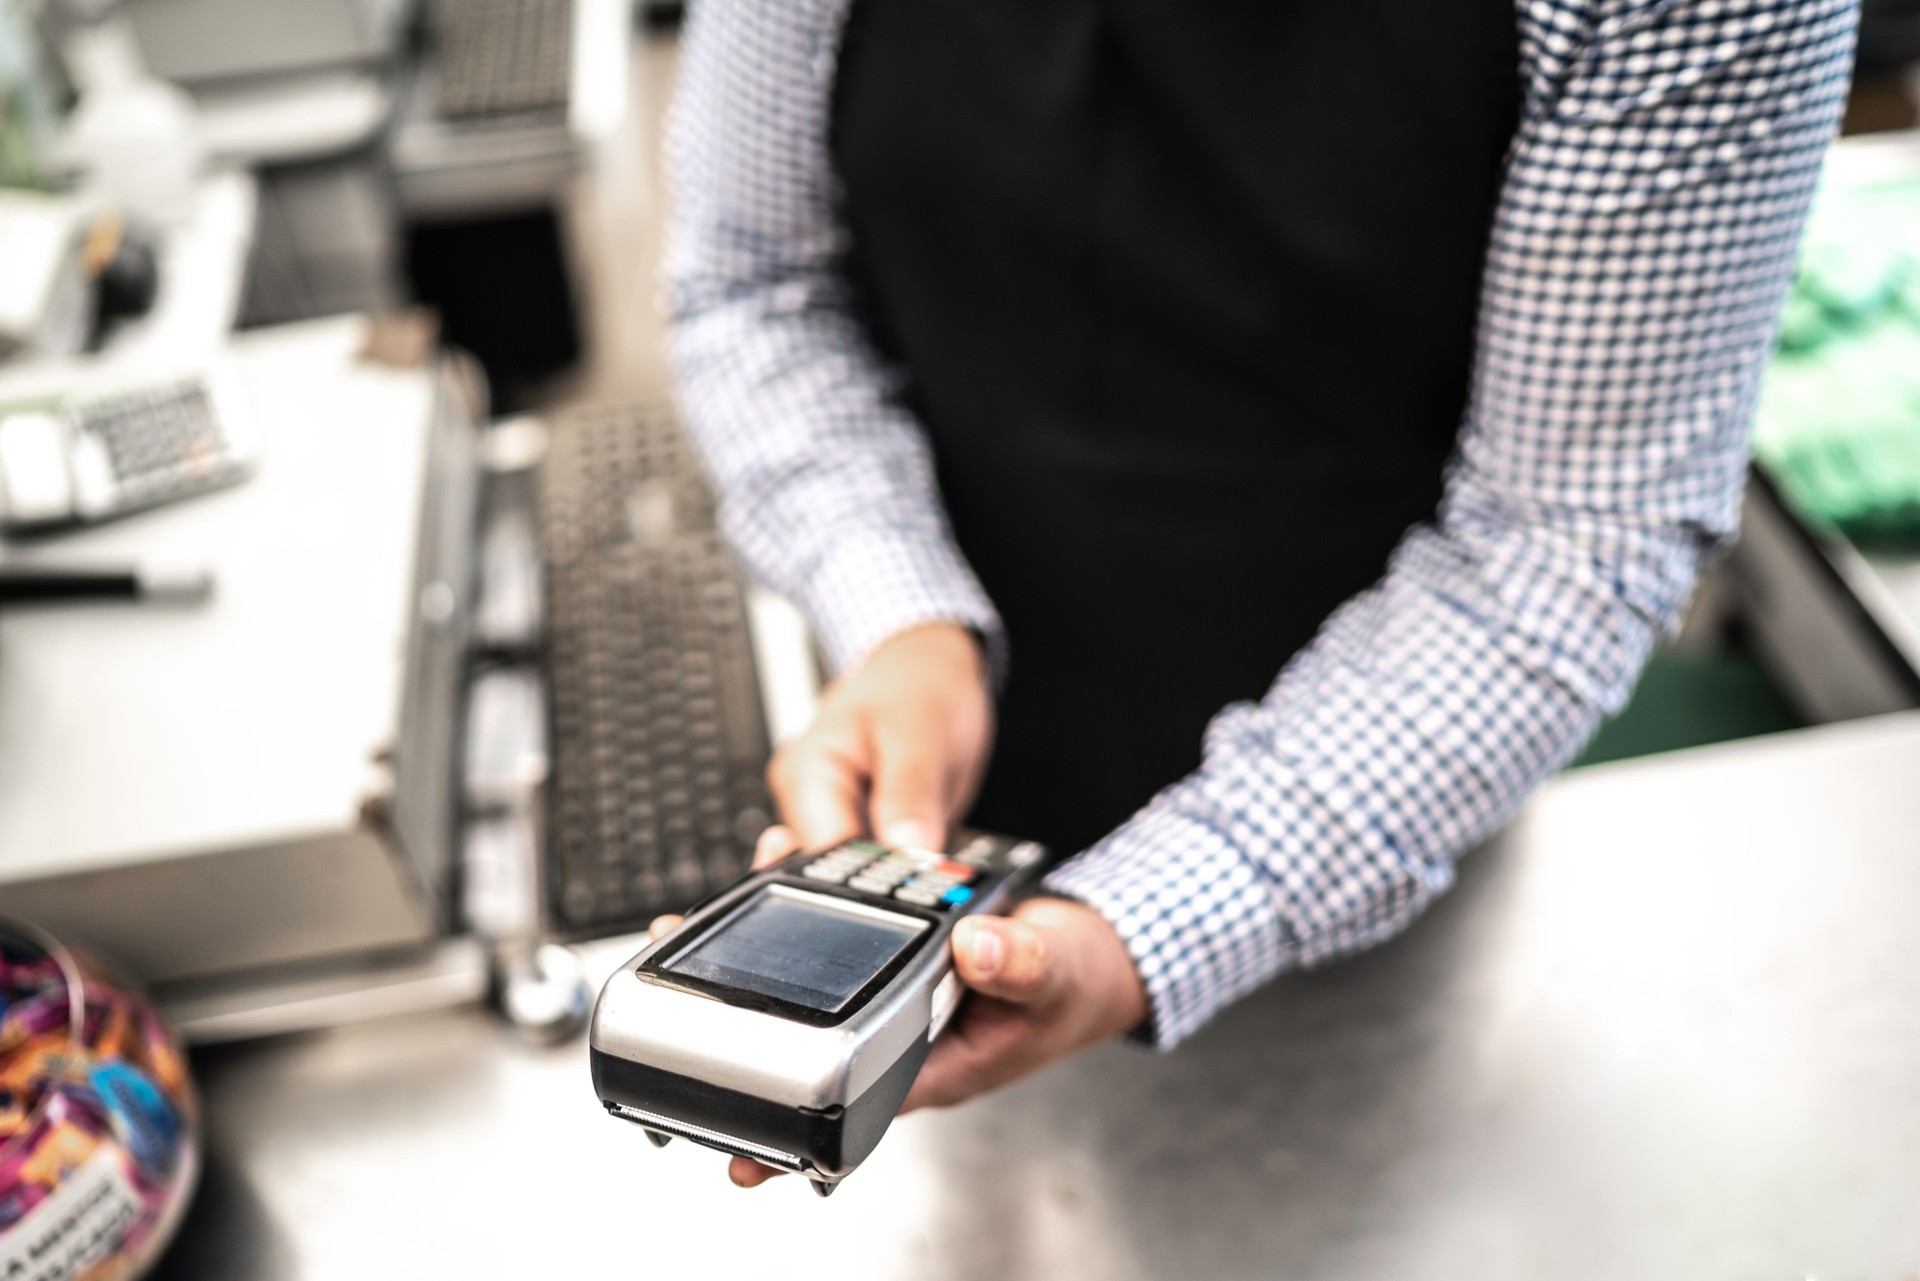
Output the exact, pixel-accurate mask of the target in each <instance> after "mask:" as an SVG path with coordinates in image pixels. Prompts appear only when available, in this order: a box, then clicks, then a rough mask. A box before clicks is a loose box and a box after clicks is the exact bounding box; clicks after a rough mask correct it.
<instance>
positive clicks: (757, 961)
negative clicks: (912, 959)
mask: <svg viewBox="0 0 1920 1281" xmlns="http://www.w3.org/2000/svg"><path fill="white" fill-rule="evenodd" d="M927 928H928V926H927V923H926V922H924V921H919V920H915V919H913V918H912V917H907V916H896V915H894V914H893V913H891V912H882V911H878V910H875V909H871V908H860V907H857V906H853V905H845V906H843V905H842V904H840V903H839V902H838V901H837V900H834V899H831V898H827V897H824V896H821V895H814V894H802V893H796V892H792V891H785V892H783V891H778V890H776V891H772V892H769V893H766V894H763V895H761V896H760V897H759V898H757V899H755V900H754V901H753V903H752V904H751V905H749V906H748V907H747V908H746V909H745V910H744V911H742V912H740V913H739V914H738V915H736V916H732V917H729V918H728V919H727V920H726V921H724V922H722V923H721V924H720V925H719V926H717V927H715V929H714V931H713V932H712V933H711V934H708V935H707V936H706V937H705V938H703V939H701V940H700V941H699V942H697V943H695V944H694V945H693V946H692V947H690V948H688V949H687V950H686V951H684V952H682V953H680V954H679V955H678V956H676V957H674V958H673V959H672V960H671V961H669V962H668V963H667V964H666V965H665V966H664V967H662V968H664V969H665V970H666V971H667V972H668V973H670V974H681V975H685V976H686V977H688V978H693V979H699V980H702V981H704V982H707V983H713V984H718V985H720V986H722V987H728V988H733V989H736V990H738V991H742V992H750V993H755V994H757V995H760V996H766V997H772V998H773V999H775V1000H779V1001H787V1002H790V1003H792V1004H794V1005H798V1006H802V1007H804V1008H806V1009H809V1010H818V1011H820V1012H821V1013H823V1014H831V1013H833V1012H835V1011H837V1010H839V1009H840V1008H841V1007H842V1006H844V1005H846V1003H847V1002H848V1001H850V1000H852V999H853V998H854V996H856V995H857V994H858V993H859V991H860V989H861V988H863V987H865V986H866V985H867V984H868V983H869V982H870V981H871V980H872V979H873V978H874V976H875V975H877V974H879V973H880V971H882V970H884V969H885V968H886V967H887V965H888V964H889V963H890V962H892V961H893V959H894V958H895V957H897V956H899V955H900V953H902V952H904V951H905V950H906V949H907V946H908V945H909V944H911V943H912V942H913V940H914V939H916V938H918V937H919V936H920V935H921V934H922V933H923V932H925V931H926V929H927Z"/></svg>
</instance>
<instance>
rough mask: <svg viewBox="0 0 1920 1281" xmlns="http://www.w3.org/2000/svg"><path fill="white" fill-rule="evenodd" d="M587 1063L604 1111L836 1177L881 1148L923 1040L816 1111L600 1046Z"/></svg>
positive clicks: (920, 1058) (923, 1052)
mask: <svg viewBox="0 0 1920 1281" xmlns="http://www.w3.org/2000/svg"><path fill="white" fill-rule="evenodd" d="M589 1058H590V1060H591V1063H592V1066H593V1088H594V1090H595V1091H597V1092H598V1094H599V1096H600V1099H601V1102H602V1103H604V1104H606V1105H608V1106H609V1107H611V1106H612V1105H613V1104H616V1103H617V1104H624V1105H626V1106H627V1107H632V1108H638V1109H640V1110H641V1111H643V1112H651V1113H653V1114H654V1115H655V1116H658V1117H659V1118H660V1119H661V1120H663V1121H680V1122H682V1123H684V1124H686V1125H687V1126H689V1127H697V1128H699V1129H701V1130H711V1131H713V1132H714V1133H716V1134H719V1135H725V1136H726V1137H728V1138H733V1139H739V1140H742V1141H744V1142H745V1143H753V1144H758V1145H760V1146H762V1147H768V1148H772V1149H774V1150H775V1151H778V1152H787V1153H791V1154H792V1155H793V1156H795V1157H798V1158H799V1159H800V1161H801V1171H800V1172H802V1173H813V1172H817V1173H819V1174H825V1175H831V1176H833V1177H834V1178H836V1179H837V1178H841V1177H844V1176H845V1175H847V1174H849V1173H851V1172H852V1171H853V1169H854V1167H856V1166H858V1165H859V1164H860V1163H861V1162H862V1161H864V1160H866V1159H867V1156H868V1154H870V1153H871V1152H872V1151H873V1149H874V1148H875V1147H877V1146H879V1143H880V1138H881V1136H882V1135H884V1134H885V1133H886V1132H887V1127H888V1126H889V1125H891V1124H893V1118H894V1117H895V1116H896V1115H897V1114H898V1113H899V1111H900V1104H901V1103H903V1102H904V1101H905V1100H906V1097H907V1090H908V1088H909V1087H910V1086H912V1084H913V1078H914V1077H915V1076H916V1075H918V1074H919V1071H920V1065H921V1064H922V1063H924V1062H926V1058H927V1041H926V1038H925V1037H922V1038H920V1040H919V1041H918V1042H916V1043H915V1044H914V1046H913V1048H912V1049H911V1050H909V1051H908V1052H907V1053H906V1054H904V1055H902V1056H901V1058H900V1060H899V1061H898V1062H897V1063H895V1064H894V1065H893V1066H892V1067H890V1068H888V1069H887V1071H886V1073H885V1074H884V1075H883V1076H881V1078H880V1079H879V1080H878V1081H875V1082H874V1083H873V1084H872V1085H871V1086H869V1087H868V1089H867V1092H866V1093H865V1094H862V1095H861V1096H860V1097H859V1098H857V1099H855V1100H854V1101H853V1103H852V1104H851V1105H850V1106H848V1107H844V1108H841V1107H831V1108H826V1109H823V1110H819V1111H816V1110H814V1109H812V1108H795V1107H788V1106H786V1105H785V1104H780V1103H770V1102H768V1101H767V1100H765V1099H760V1098H755V1097H754V1096H752V1095H750V1094H742V1093H741V1092H739V1091H738V1090H729V1089H723V1088H722V1087H720V1086H717V1085H710V1084H708V1083H707V1082H705V1081H698V1080H695V1079H694V1078H693V1077H690V1076H682V1075H680V1074H679V1073H677V1072H668V1071H665V1070H664V1069H661V1068H656V1067H648V1066H646V1065H645V1064H641V1063H634V1062H631V1061H629V1060H627V1059H623V1058H618V1057H616V1056H614V1055H611V1054H608V1053H606V1052H604V1051H602V1050H599V1049H594V1050H592V1051H591V1052H590V1055H589ZM641 1124H643V1125H644V1123H641ZM647 1133H648V1137H649V1138H651V1139H652V1140H653V1141H654V1143H655V1144H661V1143H664V1142H665V1141H666V1138H667V1137H668V1136H665V1135H662V1134H659V1133H658V1132H656V1131H654V1130H652V1129H651V1128H649V1129H648V1132H647ZM686 1137H688V1138H692V1139H693V1141H694V1142H696V1143H700V1144H702V1145H703V1146H705V1147H710V1148H714V1149H716V1150H718V1151H722V1152H729V1153H732V1154H733V1155H735V1156H746V1157H752V1156H755V1155H757V1154H755V1153H754V1152H751V1151H748V1150H746V1149H745V1148H744V1147H729V1146H727V1145H726V1144H724V1143H721V1142H709V1141H708V1140H706V1139H702V1138H699V1137H697V1136H695V1135H693V1134H688V1135H687V1136H686ZM823 1182H826V1181H825V1180H818V1181H816V1182H815V1184H814V1190H815V1191H816V1192H819V1193H820V1195H821V1196H827V1195H830V1194H831V1192H832V1190H833V1189H832V1187H831V1186H830V1185H829V1186H827V1187H826V1188H824V1189H823V1188H822V1187H821V1183H823Z"/></svg>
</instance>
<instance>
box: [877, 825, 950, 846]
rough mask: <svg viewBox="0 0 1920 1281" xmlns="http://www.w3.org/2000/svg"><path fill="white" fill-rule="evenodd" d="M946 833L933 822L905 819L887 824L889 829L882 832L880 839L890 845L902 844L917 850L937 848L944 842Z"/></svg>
mask: <svg viewBox="0 0 1920 1281" xmlns="http://www.w3.org/2000/svg"><path fill="white" fill-rule="evenodd" d="M945 835H946V834H945V833H944V832H942V831H941V830H940V829H939V828H938V827H936V826H934V825H933V824H932V823H920V822H916V821H913V820H903V821H901V822H898V823H889V824H887V830H886V831H884V832H882V833H881V834H880V839H881V840H883V841H885V842H886V843H887V844H888V845H901V846H906V847H907V848H909V849H916V850H937V849H939V848H940V846H941V844H942V843H943V841H944V838H945Z"/></svg>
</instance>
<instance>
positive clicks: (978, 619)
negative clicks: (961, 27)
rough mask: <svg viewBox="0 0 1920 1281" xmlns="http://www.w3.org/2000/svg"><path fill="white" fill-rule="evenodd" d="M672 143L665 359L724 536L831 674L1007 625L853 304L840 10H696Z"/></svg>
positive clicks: (725, 0) (783, 6)
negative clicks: (808, 634) (835, 161)
mask: <svg viewBox="0 0 1920 1281" xmlns="http://www.w3.org/2000/svg"><path fill="white" fill-rule="evenodd" d="M690 8H691V12H690V16H689V19H688V26H687V30H686V32H685V35H684V37H683V41H682V46H681V70H680V75H681V83H680V89H679V92H678V96H677V99H676V102H675V106H674V111H673V120H672V126H671V134H670V158H671V169H672V174H673V178H674V195H675V212H674V215H673V218H672V222H671V228H670V243H669V247H668V259H667V279H668V305H669V311H670V315H671V324H672V337H671V345H672V355H673V360H674V365H675V372H676V375H677V380H678V384H679V388H680V396H681V403H682V407H683V410H684V414H685V417H686V420H687V423H688V426H689V429H690V431H691V433H692V435H693V437H694V440H695V442H696V444H697V446H698V448H699V450H700V452H701V455H702V456H703V458H704V459H705V461H706V463H707V466H708V468H709V469H710V471H711V472H712V473H713V476H714V479H715V481H716V485H717V488H718V490H719V492H720V495H721V520H722V523H723V526H724V528H725V531H726V533H727V535H728V538H729V540H730V541H731V542H732V544H733V546H734V548H735V550H736V551H737V552H738V553H739V555H740V556H741V558H742V559H743V560H744V561H745V562H746V564H747V567H748V568H749V569H750V570H751V571H752V572H753V574H754V575H755V576H756V577H757V578H759V579H760V580H761V581H763V582H765V583H766V584H768V585H769V586H771V587H773V588H774V589H775V590H777V591H779V592H781V593H783V594H784V595H787V596H788V597H790V598H791V599H793V600H794V601H795V602H796V603H797V604H798V605H799V606H800V607H801V609H802V611H803V612H804V613H805V614H806V615H807V617H808V620H809V621H810V622H811V623H812V625H813V628H814V631H815V634H816V636H817V637H818V639H819V641H820V644H821V647H822V649H823V650H824V651H825V653H826V656H827V659H828V661H829V663H830V664H831V665H832V666H833V667H835V668H836V669H838V668H842V667H845V666H848V665H850V664H853V663H855V662H857V661H859V659H860V658H861V657H863V656H864V655H865V654H867V653H869V652H870V651H871V650H872V649H873V648H874V647H875V646H876V645H878V644H879V643H880V642H881V641H883V640H885V639H887V638H888V637H890V636H893V635H895V634H897V633H899V632H902V631H905V630H908V629H909V628H912V627H915V626H918V625H921V624H925V623H930V622H954V623H958V624H960V625H962V626H965V627H968V628H969V629H971V630H973V631H974V632H976V633H977V634H979V635H980V636H981V637H982V638H983V640H984V641H985V642H986V644H987V648H988V653H989V658H990V660H991V662H992V665H993V667H994V669H995V671H996V672H997V673H998V672H1004V670H1005V665H1006V646H1005V640H1004V633H1003V630H1002V628H1001V625H1000V620H999V617H998V615H997V614H996V613H995V611H994V608H993V605H992V603H991V602H990V601H989V600H988V598H987V595H986V593H985V591H983V590H982V588H981V586H980V583H979V581H978V580H977V579H976V578H975V576H974V574H973V572H972V570H971V569H970V568H969V566H968V565H967V563H966V561H965V559H964V557H962V555H961V554H960V552H959V550H958V549H957V548H956V546H955V545H954V541H953V538H952V535H951V533H950V531H949V530H948V527H947V522H946V517H945V514H944V510H943V508H942V506H941V502H940V497H939V492H938V489H937V487H936V484H935V481H934V476H933V468H932V463H931V459H930V455H929V451H928V446H927V442H926V438H925V435H924V433H923V432H922V430H921V429H920V427H919V425H918V424H917V423H916V422H915V421H914V419H913V418H912V416H911V415H910V414H909V413H908V412H907V411H905V410H904V409H903V408H901V407H900V405H899V404H898V392H899V388H900V376H899V372H898V371H897V370H895V369H893V368H892V367H890V366H889V365H888V363H887V362H886V361H884V360H883V359H882V358H881V357H880V355H879V354H878V353H877V352H876V351H875V350H874V349H873V347H872V346H871V344H870V343H869V341H868V340H867V337H866V335H865V333H864V331H863V330H862V328H861V326H860V324H859V322H858V320H857V318H856V316H855V315H854V314H853V312H852V308H851V300H850V297H849V289H848V285H847V281H846V279H845V276H844V273H843V270H842V267H843V262H844V257H845V252H846V230H845V227H844V224H843V221H842V219H841V217H840V215H839V212H838V210H837V207H836V192H835V189H834V181H833V176H832V169H831V165H830V164H829V161H828V155H827V141H826V132H827V119H828V95H829V92H830V87H831V80H832V74H833V68H832V62H833V56H834V52H835V44H836V41H837V39H838V35H839V29H840V18H841V17H842V16H843V14H842V12H841V11H842V9H843V8H844V3H837V2H835V0H779V2H777V3H775V2H770V0H701V3H699V4H697V5H693V6H691V7H690Z"/></svg>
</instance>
